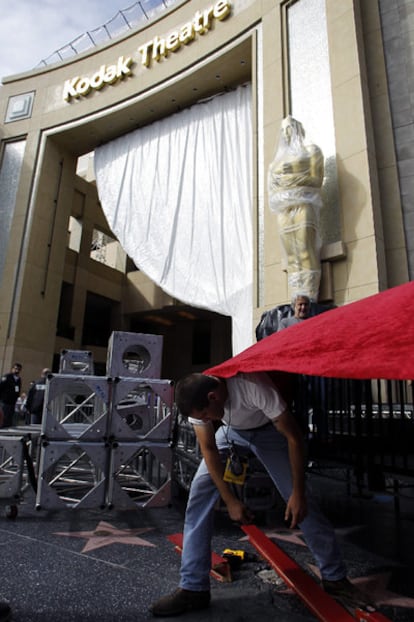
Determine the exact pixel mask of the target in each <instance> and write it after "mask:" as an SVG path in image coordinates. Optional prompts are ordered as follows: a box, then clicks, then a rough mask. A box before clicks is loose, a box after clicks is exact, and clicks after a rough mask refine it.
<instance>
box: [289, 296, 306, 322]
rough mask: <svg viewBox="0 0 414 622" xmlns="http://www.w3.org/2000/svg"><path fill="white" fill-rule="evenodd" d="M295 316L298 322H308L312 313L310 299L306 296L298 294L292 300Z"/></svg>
mask: <svg viewBox="0 0 414 622" xmlns="http://www.w3.org/2000/svg"><path fill="white" fill-rule="evenodd" d="M292 307H293V311H294V315H295V317H296V318H297V319H298V320H306V318H308V317H309V313H310V298H309V296H306V294H296V296H295V297H294V298H293V299H292Z"/></svg>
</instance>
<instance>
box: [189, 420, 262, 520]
mask: <svg viewBox="0 0 414 622" xmlns="http://www.w3.org/2000/svg"><path fill="white" fill-rule="evenodd" d="M193 427H194V430H195V434H196V437H197V440H198V443H199V445H200V449H201V453H202V454H203V458H204V460H205V462H206V465H207V469H208V472H209V473H210V476H211V479H212V480H213V482H214V483H215V485H216V487H217V489H218V491H219V493H220V496H221V498H222V499H223V501H224V503H225V504H226V506H227V510H228V513H229V515H230V518H231V519H232V520H235V521H238V522H240V523H242V524H248V523H251V522H252V519H253V515H252V514H251V512H250V511H249V509H248V508H246V506H245V505H244V504H243V503H242V502H241V501H240V500H239V499H238V498H237V497H236V496H235V495H234V494H233V492H232V490H231V488H230V486H229V485H228V483H227V482H225V481H224V480H223V474H224V465H223V463H222V461H221V457H220V453H219V451H218V449H217V445H216V439H215V433H214V427H213V425H212V424H211V423H208V425H195V426H193Z"/></svg>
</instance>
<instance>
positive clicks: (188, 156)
mask: <svg viewBox="0 0 414 622" xmlns="http://www.w3.org/2000/svg"><path fill="white" fill-rule="evenodd" d="M95 173H96V180H97V187H98V193H99V199H100V201H101V204H102V208H103V210H104V213H105V215H106V218H107V220H108V224H109V226H110V227H111V229H112V231H113V233H114V234H115V235H116V237H117V238H118V240H119V242H120V243H121V245H122V246H123V248H124V249H125V251H126V252H127V253H128V255H129V256H130V257H131V258H132V259H133V261H134V262H135V264H136V265H137V266H138V268H139V269H140V270H142V271H143V272H144V273H145V274H147V276H148V277H149V278H150V279H151V280H152V281H153V282H154V283H156V284H157V285H159V286H160V287H161V288H162V289H163V290H164V291H165V292H167V293H168V294H169V295H171V296H173V297H174V298H178V299H179V300H181V301H182V302H185V303H187V304H191V305H193V306H195V307H202V308H207V309H210V310H211V311H215V312H217V313H221V314H224V315H229V316H231V317H232V320H233V322H232V326H233V353H234V354H236V353H237V352H240V351H241V350H243V349H245V348H246V347H248V346H249V345H251V343H252V321H253V319H252V280H253V248H252V120H251V87H250V85H246V86H241V87H239V88H238V89H237V90H235V91H232V92H230V93H226V94H223V95H220V96H217V97H214V98H213V99H211V100H209V101H206V102H203V103H199V104H196V105H194V106H192V107H191V108H189V109H187V110H184V111H182V112H179V113H177V114H174V115H172V116H170V117H168V118H166V119H163V120H161V121H157V122H156V123H153V124H152V125H148V126H146V127H144V128H142V129H139V130H136V131H134V132H131V133H129V134H127V135H126V136H121V137H120V138H117V139H116V140H113V141H111V142H110V143H107V144H106V145H103V146H102V147H99V148H98V149H96V151H95Z"/></svg>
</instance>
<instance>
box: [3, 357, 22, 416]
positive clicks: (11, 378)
mask: <svg viewBox="0 0 414 622" xmlns="http://www.w3.org/2000/svg"><path fill="white" fill-rule="evenodd" d="M21 371H22V365H21V363H15V364H14V365H13V367H12V368H11V371H10V373H9V374H5V375H4V376H2V378H1V380H0V406H1V408H2V410H3V416H4V420H3V424H2V427H3V428H9V427H10V426H12V425H13V417H14V410H15V406H16V402H17V398H18V397H19V395H20V392H21V388H22V380H21V377H20V373H21Z"/></svg>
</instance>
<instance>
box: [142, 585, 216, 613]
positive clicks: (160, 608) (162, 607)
mask: <svg viewBox="0 0 414 622" xmlns="http://www.w3.org/2000/svg"><path fill="white" fill-rule="evenodd" d="M209 605H210V592H209V591H207V592H194V591H192V590H184V589H182V588H181V587H179V588H177V589H176V590H175V592H173V593H172V594H168V595H167V596H163V597H162V598H160V600H157V602H155V603H153V604H152V605H151V607H150V612H151V613H152V615H153V616H156V617H157V616H158V617H167V616H179V615H180V614H181V613H186V612H187V611H195V610H198V609H206V608H207V607H208V606H209Z"/></svg>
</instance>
